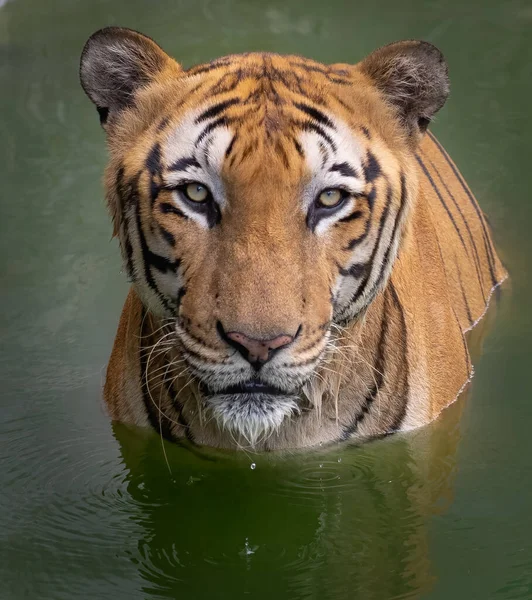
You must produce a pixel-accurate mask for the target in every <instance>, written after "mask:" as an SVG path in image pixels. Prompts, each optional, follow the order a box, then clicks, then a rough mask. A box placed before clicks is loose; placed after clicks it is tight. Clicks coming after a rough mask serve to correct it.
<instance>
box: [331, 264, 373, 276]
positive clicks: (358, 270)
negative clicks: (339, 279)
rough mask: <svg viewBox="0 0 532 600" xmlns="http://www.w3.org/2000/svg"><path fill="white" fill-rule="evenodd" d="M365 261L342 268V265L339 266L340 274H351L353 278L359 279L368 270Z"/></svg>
mask: <svg viewBox="0 0 532 600" xmlns="http://www.w3.org/2000/svg"><path fill="white" fill-rule="evenodd" d="M368 266H369V265H368V264H367V263H355V264H354V265H351V266H350V267H349V268H348V269H344V268H343V267H339V269H338V270H339V271H340V275H344V276H347V275H351V276H352V277H354V278H355V279H360V278H361V277H362V276H363V275H366V273H367V270H368Z"/></svg>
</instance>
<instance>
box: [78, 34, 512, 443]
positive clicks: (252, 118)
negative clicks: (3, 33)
mask: <svg viewBox="0 0 532 600" xmlns="http://www.w3.org/2000/svg"><path fill="white" fill-rule="evenodd" d="M80 76H81V83H82V86H83V88H84V90H85V92H86V93H87V95H88V97H89V98H90V100H91V101H92V102H93V103H94V105H95V106H96V108H97V110H98V113H99V115H100V122H101V125H102V127H103V129H104V130H105V133H106V136H107V144H108V149H109V162H108V165H107V168H106V172H105V190H106V197H107V202H108V206H109V210H110V213H111V217H112V220H113V224H114V234H115V235H116V236H117V237H118V239H119V241H120V248H121V252H122V256H123V261H124V267H125V270H126V272H127V275H128V277H129V279H130V281H131V289H130V292H129V295H128V297H127V299H126V302H125V305H124V308H123V311H122V315H121V318H120V323H119V326H118V332H117V335H116V339H115V343H114V347H113V351H112V354H111V358H110V360H109V365H108V369H107V377H106V383H105V388H104V397H105V401H106V405H107V407H108V411H109V414H110V417H111V418H112V419H114V420H117V421H122V422H126V423H131V424H136V425H141V426H149V425H151V426H152V427H153V428H154V429H155V430H156V431H157V432H158V433H160V434H161V435H163V436H164V437H165V438H167V439H169V440H174V441H175V440H179V439H181V438H188V439H189V440H191V441H193V442H195V443H197V444H202V445H209V446H215V447H221V448H241V447H251V448H254V449H256V450H272V449H282V448H301V447H311V446H315V445H318V444H322V443H331V442H337V441H342V440H352V439H358V440H362V439H369V438H372V437H376V436H383V435H386V434H389V433H393V432H396V431H407V430H410V429H413V428H415V427H419V426H421V425H424V424H426V423H428V422H430V421H432V420H433V419H435V418H436V417H437V416H438V414H439V413H440V412H441V411H442V410H443V409H444V408H445V407H446V406H448V405H449V404H450V403H452V402H453V401H454V400H455V399H456V398H457V396H458V395H459V394H460V393H461V392H462V390H463V389H464V388H465V386H466V385H467V384H468V382H469V381H470V379H471V376H472V365H471V358H470V354H469V350H468V347H467V343H466V339H465V334H466V333H467V332H468V331H469V330H470V329H472V328H473V327H474V326H475V325H476V324H477V323H478V322H479V320H480V319H481V318H482V316H483V315H484V314H485V312H486V310H487V306H488V303H489V300H490V298H491V295H492V293H493V290H494V289H495V288H496V287H497V286H498V285H499V284H500V283H501V282H502V281H503V280H504V279H505V277H506V272H505V270H504V268H503V266H502V264H501V262H500V260H499V258H498V256H497V253H496V250H495V248H494V245H493V241H492V238H491V234H490V231H489V228H488V225H487V224H486V221H485V218H484V215H483V213H482V212H481V210H480V208H479V206H478V204H477V202H476V200H475V198H474V197H473V195H472V193H471V191H470V189H469V187H468V186H467V184H466V183H465V181H464V179H463V177H462V175H461V174H460V172H459V171H458V169H457V167H456V166H455V164H454V163H453V162H452V160H451V158H450V157H449V155H448V154H447V152H446V151H445V149H444V148H443V147H442V146H441V144H440V143H439V142H438V140H437V139H436V138H435V137H434V136H433V135H432V134H431V133H430V132H429V131H428V126H429V124H430V122H431V120H432V119H433V117H434V115H435V114H436V113H437V112H438V110H440V109H441V108H442V106H443V105H444V103H445V101H446V99H447V96H448V94H449V78H448V70H447V65H446V62H445V60H444V58H443V56H442V54H441V53H440V51H439V50H438V49H437V48H435V47H434V46H433V45H431V44H429V43H427V42H422V41H404V42H397V43H393V44H390V45H388V46H384V47H382V48H380V49H378V50H376V51H375V52H373V53H372V54H370V55H369V56H368V57H366V58H365V59H363V60H362V61H361V62H359V63H357V64H355V65H350V64H333V65H324V64H321V63H318V62H315V61H312V60H308V59H306V58H302V57H300V56H280V55H277V54H270V53H248V54H242V55H232V56H226V57H222V58H219V59H216V60H214V61H212V62H210V63H207V64H202V65H198V66H195V67H192V68H189V69H185V68H183V67H181V66H180V65H179V64H178V63H177V62H176V61H175V60H173V59H172V58H170V57H169V56H168V55H167V54H166V53H165V52H164V51H163V50H162V49H161V48H160V47H159V46H158V45H157V44H156V43H155V42H154V41H153V40H151V39H150V38H148V37H146V36H144V35H142V34H140V33H138V32H135V31H132V30H129V29H124V28H118V27H110V28H106V29H102V30H100V31H98V32H96V33H95V34H94V35H93V36H91V38H90V39H89V40H88V42H87V44H86V45H85V48H84V50H83V53H82V57H81V68H80Z"/></svg>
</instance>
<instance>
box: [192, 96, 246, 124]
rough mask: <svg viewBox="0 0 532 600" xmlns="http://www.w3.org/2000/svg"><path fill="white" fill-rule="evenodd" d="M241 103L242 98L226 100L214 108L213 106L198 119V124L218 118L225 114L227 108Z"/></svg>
mask: <svg viewBox="0 0 532 600" xmlns="http://www.w3.org/2000/svg"><path fill="white" fill-rule="evenodd" d="M239 102H240V98H231V99H229V100H224V101H223V102H218V104H215V105H214V106H211V107H210V108H208V109H207V110H205V111H204V112H202V113H201V115H199V117H197V118H196V123H201V122H202V121H206V120H208V119H213V118H214V117H216V116H218V115H219V114H220V113H221V112H223V111H224V110H225V109H226V108H229V107H230V106H233V104H238V103H239Z"/></svg>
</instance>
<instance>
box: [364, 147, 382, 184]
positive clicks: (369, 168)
mask: <svg viewBox="0 0 532 600" xmlns="http://www.w3.org/2000/svg"><path fill="white" fill-rule="evenodd" d="M381 173H382V169H381V166H380V163H379V161H378V160H377V158H376V157H375V155H374V154H373V152H371V150H368V154H367V159H366V164H365V165H364V177H365V178H366V183H373V182H374V181H375V179H377V177H379V175H380V174H381Z"/></svg>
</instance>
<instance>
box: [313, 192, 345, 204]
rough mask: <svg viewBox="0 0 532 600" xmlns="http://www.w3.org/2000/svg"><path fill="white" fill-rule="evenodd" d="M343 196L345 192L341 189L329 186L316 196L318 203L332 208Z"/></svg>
mask: <svg viewBox="0 0 532 600" xmlns="http://www.w3.org/2000/svg"><path fill="white" fill-rule="evenodd" d="M345 197H346V193H345V192H344V191H343V190H339V189H338V188H329V189H328V190H323V192H322V193H321V194H320V195H319V196H318V203H319V204H321V205H322V206H325V207H326V208H334V207H335V206H338V204H340V202H342V200H343V199H344V198H345Z"/></svg>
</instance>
